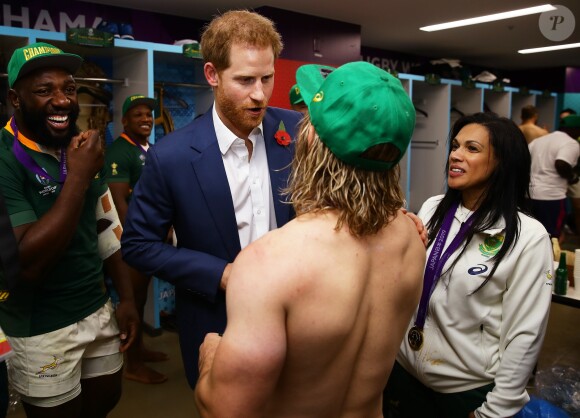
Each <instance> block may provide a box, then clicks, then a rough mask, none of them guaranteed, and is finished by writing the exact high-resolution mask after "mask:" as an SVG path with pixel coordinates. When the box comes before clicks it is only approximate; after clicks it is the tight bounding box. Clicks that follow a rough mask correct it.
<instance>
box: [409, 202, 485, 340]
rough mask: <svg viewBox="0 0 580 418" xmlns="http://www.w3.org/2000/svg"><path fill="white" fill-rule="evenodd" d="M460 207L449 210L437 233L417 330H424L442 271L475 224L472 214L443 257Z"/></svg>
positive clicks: (426, 277)
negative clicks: (448, 236) (428, 310)
mask: <svg viewBox="0 0 580 418" xmlns="http://www.w3.org/2000/svg"><path fill="white" fill-rule="evenodd" d="M458 206H459V202H456V203H454V204H453V206H451V207H450V208H449V210H448V211H447V213H446V214H445V218H443V224H442V225H441V229H439V232H438V233H437V237H436V238H435V243H434V244H433V249H432V250H431V254H429V259H428V260H427V266H425V275H424V278H423V293H422V294H421V301H420V302H419V309H418V311H417V319H416V320H415V326H416V327H417V328H420V329H423V326H424V325H425V319H426V318H427V307H428V305H429V299H430V298H431V295H432V294H433V291H434V290H435V285H436V284H437V281H438V280H439V277H440V276H441V271H442V270H443V266H444V265H445V263H446V262H447V260H448V259H449V257H451V254H453V253H454V252H455V251H456V250H457V249H458V248H459V247H460V245H461V243H462V242H463V239H464V238H465V235H466V233H467V230H468V229H469V227H470V226H471V224H473V221H474V217H473V215H475V213H472V214H471V215H470V216H469V218H468V219H467V221H465V222H464V223H463V224H461V228H459V232H458V233H457V235H456V236H455V238H454V239H453V241H451V244H449V247H447V249H446V250H445V252H444V253H443V255H441V256H439V255H440V254H441V251H442V250H443V247H444V246H445V242H446V241H447V235H448V234H449V230H450V229H451V223H452V222H453V218H454V217H455V212H456V211H457V208H458Z"/></svg>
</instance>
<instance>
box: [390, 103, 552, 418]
mask: <svg viewBox="0 0 580 418" xmlns="http://www.w3.org/2000/svg"><path fill="white" fill-rule="evenodd" d="M449 138H450V143H451V147H450V152H449V159H448V162H447V166H446V174H447V185H448V189H447V192H446V193H445V195H440V196H435V197H432V198H430V199H428V200H427V201H426V202H425V203H424V205H423V207H422V208H421V210H420V211H419V217H420V218H421V219H422V221H423V222H424V223H425V224H426V226H427V229H428V234H429V245H428V250H427V263H426V267H425V278H424V288H423V294H422V297H421V302H420V304H419V307H418V309H417V312H416V313H415V316H414V318H413V319H412V321H411V323H410V324H409V327H408V330H407V338H405V339H404V340H403V343H402V344H401V348H400V351H399V354H398V356H397V362H396V364H395V368H394V369H393V372H392V373H391V377H390V379H389V383H388V385H387V388H386V389H385V394H384V401H383V402H384V413H385V417H392V418H418V417H439V418H455V417H457V418H469V417H477V418H492V417H493V418H500V417H502V418H504V417H511V416H513V415H515V414H516V413H517V412H518V411H519V410H520V409H521V408H522V407H523V406H524V405H525V403H526V402H527V401H528V400H529V396H528V394H527V392H526V389H525V387H526V383H527V382H528V379H529V377H530V375H531V373H532V370H533V368H534V365H535V364H536V361H537V358H538V354H539V352H540V348H541V345H542V341H543V338H544V334H545V329H546V324H547V320H548V311H549V307H550V300H551V294H552V275H553V274H554V273H553V261H552V248H551V243H550V239H549V236H548V233H547V232H546V230H545V229H544V227H543V226H542V225H541V224H540V223H539V222H538V221H536V220H535V219H533V218H531V217H530V216H529V215H528V213H529V211H528V199H529V182H530V165H531V161H530V153H529V151H528V146H527V143H526V140H525V138H524V136H523V134H522V133H521V131H520V130H519V129H518V127H517V125H516V124H515V123H513V122H512V121H511V120H509V119H507V118H503V117H499V116H497V115H495V114H493V113H478V114H474V115H469V116H465V117H462V118H461V119H459V120H458V121H457V122H456V123H455V124H454V126H453V128H452V130H451V133H450V137H449Z"/></svg>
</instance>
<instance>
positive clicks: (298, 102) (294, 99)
mask: <svg viewBox="0 0 580 418" xmlns="http://www.w3.org/2000/svg"><path fill="white" fill-rule="evenodd" d="M288 96H289V99H290V107H292V110H295V111H297V112H300V113H302V114H303V115H304V114H306V113H308V106H306V103H304V99H303V98H302V96H301V95H300V87H298V84H294V85H293V86H292V87H291V88H290V92H289V93H288Z"/></svg>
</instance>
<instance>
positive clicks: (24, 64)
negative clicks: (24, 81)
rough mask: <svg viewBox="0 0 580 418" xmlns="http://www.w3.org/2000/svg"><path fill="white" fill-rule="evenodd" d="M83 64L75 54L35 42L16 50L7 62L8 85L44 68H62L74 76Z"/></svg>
mask: <svg viewBox="0 0 580 418" xmlns="http://www.w3.org/2000/svg"><path fill="white" fill-rule="evenodd" d="M82 62H83V59H82V58H81V57H80V56H78V55H75V54H68V53H66V52H63V51H62V49H60V48H57V47H56V46H54V45H50V44H47V43H44V42H37V43H34V44H30V45H26V46H24V47H22V48H18V49H17V50H16V51H14V53H13V54H12V58H10V62H8V85H9V86H10V88H12V87H13V86H14V83H16V81H18V80H19V79H21V78H22V77H24V76H26V75H27V74H30V73H31V72H33V71H35V70H37V69H39V68H45V67H56V68H63V69H65V70H67V71H69V72H70V73H71V74H73V75H74V73H76V71H77V70H78V69H79V67H80V66H81V64H82Z"/></svg>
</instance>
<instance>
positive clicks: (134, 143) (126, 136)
mask: <svg viewBox="0 0 580 418" xmlns="http://www.w3.org/2000/svg"><path fill="white" fill-rule="evenodd" d="M121 136H122V137H123V138H125V140H126V141H128V142H129V143H130V144H133V145H135V146H136V147H137V148H139V150H140V151H141V152H142V153H143V155H147V150H146V149H145V148H143V145H141V144H140V143H138V142H136V141H133V140H132V139H131V138H129V135H127V134H126V133H125V132H123V133H122V134H121Z"/></svg>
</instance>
